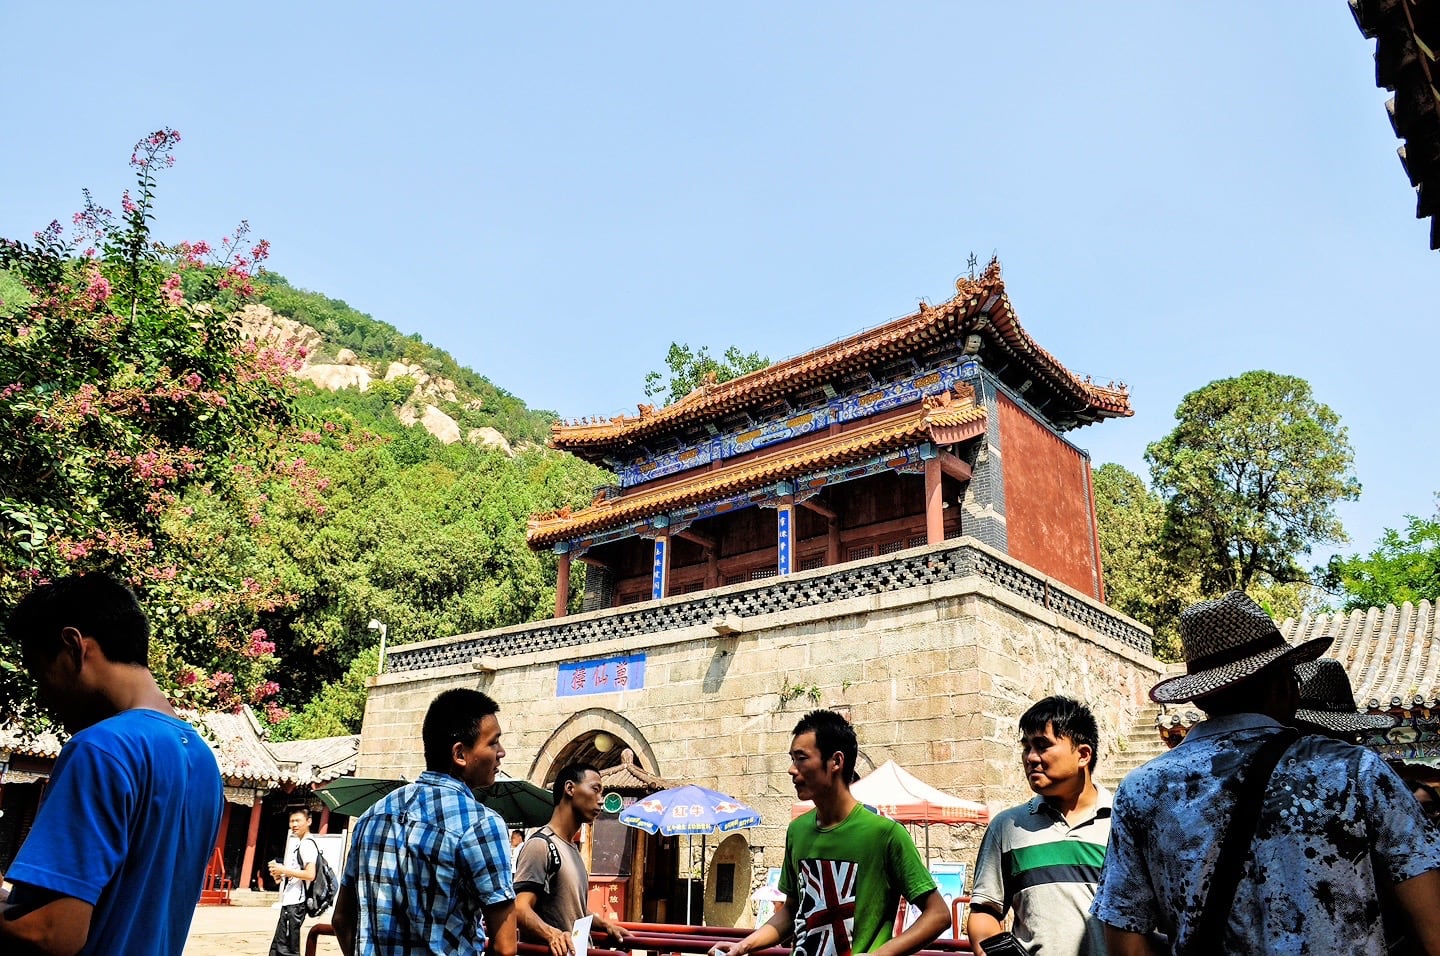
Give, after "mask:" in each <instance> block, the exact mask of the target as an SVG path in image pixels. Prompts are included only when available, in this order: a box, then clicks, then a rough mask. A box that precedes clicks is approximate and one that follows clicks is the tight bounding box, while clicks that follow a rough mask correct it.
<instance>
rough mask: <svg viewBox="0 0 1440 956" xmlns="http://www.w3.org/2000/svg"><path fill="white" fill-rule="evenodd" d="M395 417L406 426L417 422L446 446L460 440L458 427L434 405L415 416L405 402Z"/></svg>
mask: <svg viewBox="0 0 1440 956" xmlns="http://www.w3.org/2000/svg"><path fill="white" fill-rule="evenodd" d="M395 417H397V418H399V419H400V421H402V422H404V423H405V424H406V425H414V424H416V423H417V422H418V423H419V424H420V425H421V426H422V427H424V429H425V430H426V431H427V432H429V433H430V434H432V435H434V436H435V437H436V438H438V439H439V440H440V441H441V442H443V443H445V444H446V445H453V444H455V443H456V442H457V441H459V440H460V425H459V424H458V423H457V422H456V421H455V419H453V418H451V417H450V416H449V415H446V414H445V413H444V412H442V411H440V409H438V408H436V407H435V406H434V405H426V406H425V410H424V412H422V413H420V414H418V415H417V414H416V412H415V407H414V406H413V405H411V404H409V403H408V402H407V403H406V404H404V405H401V406H400V408H399V409H397V410H396V412H395ZM501 440H502V441H503V440H504V439H503V438H502V439H501Z"/></svg>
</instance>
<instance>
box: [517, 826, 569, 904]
mask: <svg viewBox="0 0 1440 956" xmlns="http://www.w3.org/2000/svg"><path fill="white" fill-rule="evenodd" d="M531 840H544V841H545V893H546V895H549V894H550V893H553V892H554V891H555V877H556V876H557V875H558V874H559V873H560V848H559V847H558V846H556V845H555V834H554V831H552V830H551V829H550V827H549V825H548V824H547V825H546V826H544V827H541V828H540V829H539V830H536V831H535V832H534V833H533V834H531V835H530V836H529V837H528V838H527V839H526V840H525V843H523V844H521V846H520V850H521V852H524V849H525V847H526V846H528V845H529V843H530V841H531ZM516 859H519V857H518V856H517V857H516Z"/></svg>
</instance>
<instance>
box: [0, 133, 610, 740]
mask: <svg viewBox="0 0 1440 956" xmlns="http://www.w3.org/2000/svg"><path fill="white" fill-rule="evenodd" d="M178 142H179V136H178V134H175V133H173V131H170V130H163V131H160V132H158V133H156V134H154V135H152V136H150V137H147V138H146V139H145V140H143V141H142V142H141V144H139V146H137V150H136V154H135V157H134V158H133V159H132V163H134V164H135V165H136V168H137V174H138V178H139V185H138V188H137V190H136V192H135V196H134V198H132V197H131V196H130V194H128V193H127V194H126V196H125V197H123V200H122V208H123V210H124V213H123V215H122V216H121V217H120V218H118V219H116V218H115V217H113V216H112V215H111V214H110V213H109V212H108V211H107V210H105V209H103V208H101V207H100V206H98V205H97V204H96V203H95V202H94V201H93V200H91V199H90V197H89V195H88V194H87V195H86V204H85V208H84V209H83V210H82V211H81V213H79V214H77V216H76V217H75V219H74V222H75V226H76V230H75V234H74V235H72V236H70V237H69V238H68V239H66V238H62V237H63V236H64V230H63V229H62V227H61V226H60V225H59V224H58V223H55V224H52V225H51V226H50V227H49V228H47V229H45V230H42V231H41V232H40V233H39V234H37V235H36V237H35V239H34V241H33V242H20V241H15V240H6V241H4V243H3V245H0V280H3V281H0V298H3V302H0V310H3V311H4V312H5V314H7V315H10V316H13V318H12V319H11V320H9V321H7V322H6V323H5V327H4V328H3V329H0V618H3V616H4V615H5V614H6V613H7V612H8V609H9V608H10V607H12V606H13V604H14V602H15V601H16V600H18V599H19V597H20V596H21V595H23V594H24V593H25V592H26V591H28V590H29V588H30V587H32V586H33V585H34V584H35V583H36V582H39V581H43V580H45V579H50V578H54V577H57V576H60V575H63V574H66V573H69V572H73V571H79V570H89V569H98V568H103V569H106V570H110V571H112V572H114V573H117V574H118V575H120V576H122V577H123V578H125V579H126V580H127V581H129V582H130V583H131V584H132V585H133V586H134V587H135V588H136V590H137V592H138V593H139V595H140V598H141V601H142V603H143V604H144V606H145V607H146V609H147V612H148V613H149V615H150V618H151V621H152V625H153V626H154V638H153V640H152V647H151V667H152V670H154V671H155V673H156V676H157V678H158V679H159V681H160V683H161V686H162V687H163V688H164V689H165V690H166V692H167V693H169V694H170V696H171V697H172V699H174V700H175V701H176V702H177V703H179V704H182V705H191V706H196V707H218V708H236V707H239V706H241V705H243V704H249V705H251V706H253V707H255V708H256V709H257V711H258V712H259V713H260V715H261V717H262V718H263V719H267V720H269V721H271V722H273V723H276V724H277V733H278V734H279V735H280V736H286V735H293V734H315V733H325V734H329V733H341V732H353V731H355V730H358V728H359V718H360V713H361V711H362V709H363V704H357V703H356V697H355V694H356V690H355V686H356V680H357V679H358V680H359V685H358V686H359V687H360V690H359V694H360V700H361V701H362V702H363V676H364V673H373V667H374V665H375V663H376V654H375V648H374V644H375V642H376V639H377V635H376V632H374V631H370V630H368V629H367V628H366V627H365V625H366V623H367V622H368V621H369V620H370V619H371V618H379V619H381V620H383V621H385V622H386V623H387V625H388V628H389V633H388V636H389V639H390V643H391V645H392V646H394V645H397V644H403V643H405V642H406V641H412V640H421V639H426V638H433V637H442V636H448V635H450V634H455V633H463V632H466V631H472V630H477V629H481V628H489V627H496V626H501V625H505V624H513V623H518V622H521V621H524V620H529V619H532V618H535V617H539V616H542V615H543V614H545V613H547V612H548V610H549V609H550V608H551V607H552V606H553V600H554V590H555V573H556V569H555V559H554V557H553V556H552V555H548V554H535V553H534V552H532V551H531V550H530V549H529V548H528V547H527V546H526V544H525V540H524V533H525V520H526V518H527V517H528V516H529V515H530V514H532V513H534V512H540V511H550V510H554V509H556V508H560V507H563V506H566V505H570V506H578V505H580V504H583V503H584V502H587V501H589V500H590V498H591V496H592V489H593V487H594V485H596V484H598V483H600V482H601V481H602V480H603V479H604V475H603V473H602V472H600V471H599V470H598V469H595V468H594V467H593V466H590V465H588V464H585V463H584V462H581V461H579V460H577V459H575V458H573V457H571V456H568V455H562V454H559V453H556V452H552V451H549V450H547V449H545V448H542V447H539V445H538V444H536V439H538V438H540V437H542V436H543V435H544V434H545V433H546V431H547V429H548V426H549V422H550V421H552V420H553V416H552V415H549V414H548V413H544V412H533V411H531V410H529V409H527V408H526V407H525V406H524V404H523V403H522V402H520V401H519V400H518V399H516V398H514V397H513V396H510V395H509V394H508V393H506V392H504V391H503V390H502V389H499V388H498V387H496V386H494V385H492V384H490V383H489V382H488V380H485V379H483V378H482V377H480V376H478V375H475V374H474V373H473V372H470V371H469V370H468V369H464V368H462V367H461V366H459V365H458V364H456V363H455V362H454V360H453V359H452V358H451V357H450V356H449V355H447V354H445V353H443V352H440V351H439V350H437V349H433V347H431V346H428V345H425V344H424V343H423V342H421V341H420V340H419V339H418V338H414V337H407V336H401V335H399V334H398V333H396V332H395V331H394V329H393V327H390V326H388V325H386V324H385V323H380V322H377V321H376V320H373V319H371V318H370V317H368V316H365V315H363V314H362V313H359V312H356V311H355V310H353V309H350V307H349V306H347V305H345V303H343V302H338V301H337V300H331V299H327V298H325V297H324V296H321V295H318V294H317V293H312V292H306V291H304V290H298V289H294V288H293V287H291V286H289V285H288V283H285V282H284V281H283V280H280V279H278V277H270V276H266V277H264V280H263V281H262V279H261V277H260V276H258V274H257V273H258V270H257V266H258V264H259V262H260V260H262V259H263V258H264V257H265V255H266V253H267V252H268V245H267V244H266V243H264V242H258V243H255V244H254V245H250V244H249V243H248V242H247V241H246V232H247V231H248V229H247V228H246V227H244V226H243V224H242V228H241V229H238V230H236V232H235V233H234V234H232V235H231V236H227V237H226V238H225V239H224V240H223V241H222V242H221V243H220V244H219V246H218V247H216V248H215V249H213V250H212V249H211V247H210V246H209V245H208V244H207V243H204V242H181V243H179V244H176V245H165V244H161V243H158V242H157V241H156V240H155V239H154V238H153V237H152V235H151V230H152V221H153V216H154V211H155V208H154V200H155V191H154V186H155V175H156V173H157V172H158V171H159V170H160V169H163V168H164V167H165V166H167V165H169V161H170V159H171V153H172V150H173V149H174V147H175V145H176V144H177V143H178ZM265 282H270V283H271V284H270V285H268V286H267V285H266V284H264V283H265ZM254 296H260V297H261V298H263V299H265V300H267V301H269V302H270V304H271V305H272V307H276V308H277V310H278V311H282V312H284V311H285V310H290V312H291V313H294V314H293V315H292V317H294V318H297V319H300V320H302V321H312V322H318V323H319V324H320V325H321V326H323V328H322V329H321V331H322V332H324V333H327V334H330V335H332V336H335V335H338V336H339V337H340V338H341V339H342V341H340V342H338V343H337V341H336V340H335V339H328V340H326V341H325V344H324V346H323V348H324V349H325V350H327V351H338V349H339V347H340V346H341V345H342V344H343V345H346V346H347V347H351V348H354V349H355V351H357V352H361V353H362V354H363V355H364V356H366V357H368V358H369V359H371V360H372V361H374V362H383V361H386V360H390V359H403V360H405V361H407V362H410V363H412V364H417V365H421V366H423V367H425V368H426V369H427V370H430V371H433V372H435V373H437V374H440V375H443V376H444V377H447V378H449V379H451V380H452V381H454V382H456V383H457V386H458V388H459V395H458V400H457V401H456V402H453V403H447V404H448V405H449V406H450V407H449V408H448V409H447V411H450V412H452V413H454V415H458V416H461V417H462V419H463V420H462V422H461V423H462V425H466V426H478V425H480V424H489V425H492V426H493V427H496V428H497V429H499V430H500V431H501V432H502V434H505V436H506V437H507V438H509V439H510V440H511V441H513V442H516V443H517V445H518V447H519V449H520V450H519V452H518V453H517V454H516V455H515V457H514V458H513V459H512V458H510V457H507V456H506V455H505V454H503V453H502V452H499V451H496V450H494V449H491V448H488V447H485V446H478V445H471V444H469V443H459V444H455V445H449V446H446V445H443V444H441V443H440V442H439V441H438V440H437V439H435V438H434V437H433V436H432V435H430V434H429V432H427V431H426V430H425V429H424V428H423V427H419V426H415V427H407V426H406V425H404V424H402V423H401V422H400V420H399V419H398V418H397V417H396V415H395V407H394V406H395V405H397V404H399V403H401V402H403V401H405V400H407V399H408V397H409V394H408V393H409V390H410V389H411V388H412V387H413V384H414V383H413V381H410V380H406V379H405V378H404V377H402V378H399V379H395V380H393V381H391V382H383V381H378V380H377V381H376V383H375V387H374V388H373V389H371V390H369V391H366V392H362V391H360V390H358V389H353V388H352V389H347V390H343V391H340V392H326V391H322V390H318V389H315V388H313V387H311V386H309V385H305V384H297V383H296V380H294V379H293V378H292V377H291V375H290V373H291V372H292V371H293V370H294V369H295V368H296V367H297V366H298V364H299V363H300V362H301V361H302V360H303V358H304V356H303V355H301V354H300V353H299V352H298V351H296V350H294V349H292V348H290V347H287V346H284V345H282V344H278V343H273V342H259V341H254V340H247V339H245V338H244V337H243V336H242V334H241V331H240V323H239V321H238V312H239V309H240V307H241V305H242V304H243V303H244V302H245V301H246V300H247V299H249V298H251V297H254ZM387 330H388V331H387ZM357 346H358V347H357ZM464 416H469V417H468V418H465V417H464ZM576 570H577V572H578V573H582V574H583V571H582V570H581V569H576ZM367 667H368V668H371V670H369V671H367V670H366V668H367ZM357 675H359V677H358V678H357ZM337 682H338V683H337ZM327 685H332V686H331V689H329V690H326V689H325V688H326V687H327ZM347 695H348V696H347ZM28 708H29V688H28V686H27V684H26V681H25V680H24V675H23V674H22V673H21V672H20V670H19V667H18V654H17V649H16V647H15V645H14V642H13V640H12V639H11V638H10V637H9V636H5V637H3V638H0V715H4V716H12V717H13V716H15V715H17V714H18V715H20V716H22V717H23V716H24V715H25V714H26V713H27V712H28ZM292 711H295V712H296V713H295V715H294V716H293V717H292V716H291V712H292Z"/></svg>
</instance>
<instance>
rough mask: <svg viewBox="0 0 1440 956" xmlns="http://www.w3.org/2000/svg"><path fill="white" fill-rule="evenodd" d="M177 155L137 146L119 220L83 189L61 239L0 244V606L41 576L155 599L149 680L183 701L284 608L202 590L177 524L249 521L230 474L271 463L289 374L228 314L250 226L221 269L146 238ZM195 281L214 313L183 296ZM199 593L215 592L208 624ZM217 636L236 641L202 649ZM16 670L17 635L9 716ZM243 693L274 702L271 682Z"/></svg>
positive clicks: (254, 648)
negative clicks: (95, 581) (5, 303)
mask: <svg viewBox="0 0 1440 956" xmlns="http://www.w3.org/2000/svg"><path fill="white" fill-rule="evenodd" d="M178 142H179V135H178V134H177V133H175V132H174V131H173V130H169V129H165V130H160V131H157V132H156V133H154V134H152V135H150V136H148V137H146V138H145V139H144V140H141V141H140V143H138V144H137V145H136V147H135V151H134V154H133V155H132V157H131V165H132V166H134V167H135V169H136V171H137V187H136V194H135V195H134V196H133V197H132V196H131V194H130V193H129V192H126V193H125V195H124V196H123V197H122V201H121V202H122V214H121V216H120V217H118V218H117V217H115V216H114V215H113V214H112V213H111V212H110V211H109V210H107V209H105V208H103V207H101V206H100V205H98V204H97V203H96V202H95V201H94V200H93V199H92V198H91V197H90V196H89V195H88V193H87V194H86V202H85V206H84V208H83V209H82V210H81V211H80V212H79V213H77V214H76V215H75V216H74V217H73V220H72V221H73V223H74V227H75V228H74V232H73V234H72V235H71V236H70V237H69V238H68V239H67V238H65V235H64V229H63V227H61V225H60V224H59V222H53V223H51V224H50V226H49V227H47V228H46V229H44V230H41V231H40V232H37V233H35V235H34V240H33V242H23V241H20V240H16V239H6V240H4V241H0V267H3V268H4V269H5V271H6V272H7V273H8V275H9V276H10V277H11V279H13V280H14V281H16V282H18V283H20V284H21V285H22V286H23V287H24V290H25V296H24V299H25V301H24V302H23V304H21V305H20V307H19V309H18V310H17V311H15V312H14V313H12V315H11V317H10V320H9V321H7V322H6V323H5V325H4V327H3V329H0V608H8V607H9V606H11V605H13V603H14V602H15V601H16V600H18V598H19V597H20V596H21V595H22V594H23V593H25V592H26V591H27V590H29V588H30V587H31V586H32V585H33V584H34V583H35V582H36V581H38V580H42V579H45V578H50V577H54V576H57V575H60V574H63V573H65V572H67V571H70V570H75V569H89V568H107V569H110V570H113V571H116V572H117V573H119V574H121V575H122V576H124V577H125V578H127V579H129V580H130V581H132V582H133V583H135V584H136V585H137V587H139V588H141V589H142V590H143V591H145V592H146V594H147V596H148V598H149V603H150V605H151V608H152V612H151V617H152V624H153V625H154V629H155V639H154V643H155V660H156V663H157V670H158V671H160V672H161V674H162V676H163V677H164V678H165V680H166V681H167V683H168V684H169V685H170V686H171V687H172V688H174V689H176V690H177V691H179V690H181V689H182V688H184V687H187V686H189V687H192V688H196V689H198V687H200V686H204V685H203V684H202V683H201V682H200V680H199V677H200V673H201V671H204V672H206V673H211V672H215V671H223V672H224V673H227V674H231V680H232V681H233V679H234V676H233V675H234V674H235V673H237V672H240V671H246V672H253V671H255V666H254V665H255V664H256V662H257V661H258V660H259V659H261V658H264V657H265V656H266V654H267V653H268V651H267V650H266V649H265V641H264V640H263V635H261V637H260V638H258V639H254V640H252V639H250V632H249V630H248V629H245V628H243V625H242V624H241V622H243V621H244V620H246V619H247V618H251V617H253V616H254V615H255V614H256V613H259V612H260V611H262V610H264V609H266V608H268V607H272V606H274V604H275V602H276V601H277V600H278V597H277V595H276V594H275V593H274V592H273V591H272V590H271V589H269V588H268V587H267V586H266V584H265V583H263V581H250V582H249V583H248V584H247V583H246V582H244V581H242V579H241V578H240V577H239V576H238V575H236V574H234V573H233V572H232V571H230V570H229V569H226V568H220V567H217V568H213V569H212V570H213V573H214V577H212V578H210V579H208V580H206V581H203V582H202V581H200V580H199V579H198V578H197V577H196V576H195V572H194V569H193V565H192V561H191V558H192V547H193V545H194V543H195V542H194V537H193V529H190V528H188V527H186V524H185V521H184V515H186V514H187V513H188V511H189V510H190V509H191V508H193V507H194V506H196V505H199V506H201V507H203V508H205V509H206V510H207V511H211V512H214V513H216V514H219V513H222V512H226V511H230V512H233V513H236V514H238V513H240V512H241V511H243V510H244V501H243V494H244V489H243V485H242V483H239V482H237V481H236V475H235V472H234V469H233V468H232V462H233V461H234V460H236V459H250V460H254V461H256V462H257V463H265V462H268V460H269V456H270V449H271V448H273V447H275V444H276V443H277V441H283V440H284V437H285V436H286V435H287V433H288V431H289V429H290V427H291V423H292V420H293V410H292V407H291V404H290V391H289V385H288V382H287V373H288V372H289V371H290V369H291V368H293V367H294V362H295V361H296V360H297V357H296V356H294V355H293V354H290V353H288V352H287V351H286V350H284V349H283V348H280V347H276V346H273V345H268V344H260V343H255V342H247V341H244V340H242V338H241V337H240V333H239V326H238V323H237V322H236V321H234V311H235V308H236V306H237V304H238V303H239V302H240V301H241V300H242V299H243V298H244V296H245V295H247V294H248V293H249V292H250V291H252V289H253V286H252V285H251V270H253V269H254V267H255V266H256V264H257V263H258V262H260V261H261V260H263V259H264V257H265V254H266V252H267V247H266V244H265V243H264V242H260V243H257V244H256V245H255V246H253V247H250V248H249V249H246V248H244V247H243V246H242V242H243V240H244V237H245V232H246V230H245V229H244V228H243V224H242V229H240V230H237V231H236V233H235V234H234V237H233V238H232V237H227V238H226V240H225V241H224V242H223V243H222V245H221V247H220V250H219V252H218V254H214V255H213V257H212V253H211V250H210V247H209V246H208V244H205V243H203V242H202V243H194V244H192V243H181V244H180V245H178V246H174V247H169V246H164V245H161V244H159V243H156V242H155V241H154V240H153V239H152V237H151V219H152V218H153V215H154V202H155V177H156V173H157V172H158V171H159V170H160V169H162V168H164V167H166V166H168V165H169V163H170V162H171V160H172V157H171V152H172V150H173V149H174V147H175V145H176V144H177V143H178ZM207 257H211V258H207ZM207 264H208V265H209V266H210V268H203V267H204V266H206V265H207ZM186 271H192V272H194V273H195V274H196V275H197V276H198V281H199V284H200V287H201V288H203V290H204V297H205V300H206V301H203V302H196V301H192V300H187V299H186V298H185V296H184V294H183V293H182V291H181V277H180V273H182V272H186ZM198 591H214V592H215V594H216V598H215V600H214V601H213V606H212V607H210V608H208V609H207V610H206V611H205V613H203V614H198V613H194V607H195V605H194V601H195V598H196V594H197V592H198ZM222 595H223V596H222ZM237 627H238V629H237ZM216 629H219V630H224V631H226V632H227V634H228V635H230V637H229V638H228V639H225V640H221V641H219V642H215V641H212V640H208V637H210V636H211V634H212V633H213V632H214V631H215V630H216ZM17 660H18V654H17V649H16V647H15V644H14V640H13V637H11V636H9V635H7V636H6V638H5V639H4V641H3V643H0V712H12V711H13V708H14V706H18V705H23V704H24V702H25V700H26V696H25V693H24V688H23V685H22V684H19V683H17V681H18V669H17ZM250 676H254V674H253V673H250ZM212 689H213V688H212ZM246 691H247V692H248V693H250V694H251V697H252V700H253V701H254V702H255V703H261V702H262V701H264V700H265V699H267V698H268V697H270V696H271V695H270V693H268V685H267V684H266V683H265V682H263V681H255V682H252V683H251V685H250V686H249V687H247V688H246Z"/></svg>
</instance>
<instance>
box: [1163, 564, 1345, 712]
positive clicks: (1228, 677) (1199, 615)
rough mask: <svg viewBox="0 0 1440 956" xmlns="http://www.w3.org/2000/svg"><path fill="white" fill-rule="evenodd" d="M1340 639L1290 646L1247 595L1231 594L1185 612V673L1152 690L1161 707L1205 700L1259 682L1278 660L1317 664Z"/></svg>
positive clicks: (1182, 633) (1182, 621)
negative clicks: (1251, 681) (1258, 676)
mask: <svg viewBox="0 0 1440 956" xmlns="http://www.w3.org/2000/svg"><path fill="white" fill-rule="evenodd" d="M1334 640H1335V637H1334V635H1330V636H1326V637H1317V638H1313V639H1311V640H1308V641H1306V642H1305V643H1304V644H1295V645H1291V644H1287V643H1285V638H1284V637H1282V636H1281V635H1280V629H1279V628H1278V627H1276V626H1275V622H1274V621H1272V620H1270V615H1268V614H1266V613H1265V610H1264V608H1262V607H1260V605H1258V604H1256V603H1255V602H1254V601H1252V600H1251V599H1250V597H1249V596H1248V595H1247V594H1245V593H1244V592H1243V591H1231V592H1230V593H1228V594H1226V595H1225V596H1224V597H1222V598H1217V599H1216V600H1214V601H1201V602H1200V603H1199V604H1192V605H1190V606H1189V607H1187V608H1186V609H1185V610H1183V611H1181V612H1180V645H1181V647H1182V648H1183V649H1184V651H1185V673H1184V674H1180V675H1177V676H1175V677H1168V678H1166V679H1165V680H1162V681H1161V682H1160V683H1158V684H1156V685H1155V686H1154V687H1152V688H1150V699H1151V700H1153V701H1155V703H1157V704H1178V703H1180V702H1181V701H1186V700H1194V699H1195V698H1197V697H1204V696H1205V695H1206V694H1213V693H1215V692H1216V691H1217V690H1220V689H1222V688H1224V687H1228V686H1230V685H1231V684H1235V683H1237V682H1239V681H1242V680H1245V679H1246V678H1248V677H1253V676H1254V675H1255V674H1257V673H1259V672H1260V671H1261V670H1263V669H1264V668H1266V667H1268V666H1270V665H1271V664H1274V663H1276V662H1277V661H1285V662H1286V663H1287V664H1289V665H1290V666H1292V667H1293V666H1294V665H1296V664H1299V663H1301V662H1303V661H1313V660H1314V659H1315V658H1317V657H1319V656H1320V655H1321V654H1323V653H1325V649H1326V648H1327V647H1329V646H1330V644H1331V642H1332V641H1334Z"/></svg>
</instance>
